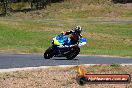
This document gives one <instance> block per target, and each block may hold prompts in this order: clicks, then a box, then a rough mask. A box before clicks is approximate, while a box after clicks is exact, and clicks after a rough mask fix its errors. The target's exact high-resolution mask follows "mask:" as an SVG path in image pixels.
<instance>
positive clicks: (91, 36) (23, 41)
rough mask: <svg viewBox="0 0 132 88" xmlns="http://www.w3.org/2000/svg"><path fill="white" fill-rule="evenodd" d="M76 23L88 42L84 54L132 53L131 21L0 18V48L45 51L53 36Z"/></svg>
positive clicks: (124, 54) (18, 50)
mask: <svg viewBox="0 0 132 88" xmlns="http://www.w3.org/2000/svg"><path fill="white" fill-rule="evenodd" d="M75 25H81V26H82V27H83V29H84V30H83V32H82V35H83V36H84V37H85V38H86V39H87V44H86V45H85V46H82V47H81V54H87V55H115V56H132V31H131V30H132V24H129V23H120V24H118V23H114V24H113V23H109V22H100V21H99V22H98V21H97V22H96V21H95V22H91V21H87V22H86V21H84V20H82V19H80V20H51V19H50V20H49V19H47V20H46V19H41V20H40V19H36V20H23V19H21V20H14V19H6V20H5V19H2V20H0V51H1V52H10V51H11V52H13V53H43V51H44V50H45V49H47V48H48V47H49V46H50V44H51V40H52V38H53V37H54V36H55V35H57V34H59V33H60V32H62V31H67V30H70V29H69V28H73V27H74V26H75Z"/></svg>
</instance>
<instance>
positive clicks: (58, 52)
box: [44, 34, 86, 60]
mask: <svg viewBox="0 0 132 88" xmlns="http://www.w3.org/2000/svg"><path fill="white" fill-rule="evenodd" d="M85 44H86V39H85V38H83V37H81V38H80V39H79V43H78V44H74V45H73V44H72V43H71V40H70V38H69V37H68V36H67V35H63V34H59V35H57V36H56V37H54V38H53V40H52V44H51V46H50V47H49V48H48V49H47V50H46V51H45V53H44V58H45V59H50V58H52V57H66V58H67V59H68V60H72V59H74V58H75V57H76V56H77V55H78V54H79V52H80V46H82V45H85Z"/></svg>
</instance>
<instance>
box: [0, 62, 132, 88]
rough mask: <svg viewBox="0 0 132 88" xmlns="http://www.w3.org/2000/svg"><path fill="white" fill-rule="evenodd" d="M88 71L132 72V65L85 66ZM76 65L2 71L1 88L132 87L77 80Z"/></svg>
mask: <svg viewBox="0 0 132 88" xmlns="http://www.w3.org/2000/svg"><path fill="white" fill-rule="evenodd" d="M85 68H86V70H87V72H88V73H127V74H130V75H131V74H132V66H130V65H129V66H120V65H116V64H114V65H94V66H89V67H88V66H85ZM76 75H77V71H76V67H67V68H59V67H51V68H46V69H36V70H28V71H16V72H9V73H0V88H80V87H81V88H131V87H132V83H130V84H86V85H84V86H80V85H78V84H77V82H76V80H75V79H76Z"/></svg>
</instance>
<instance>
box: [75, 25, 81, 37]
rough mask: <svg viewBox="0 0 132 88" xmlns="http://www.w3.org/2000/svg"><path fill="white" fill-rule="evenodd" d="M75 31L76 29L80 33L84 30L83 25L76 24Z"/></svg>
mask: <svg viewBox="0 0 132 88" xmlns="http://www.w3.org/2000/svg"><path fill="white" fill-rule="evenodd" d="M74 31H75V33H76V34H78V35H80V33H81V32H82V28H81V26H76V27H75V29H74Z"/></svg>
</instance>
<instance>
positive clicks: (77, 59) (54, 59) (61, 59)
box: [52, 58, 78, 60]
mask: <svg viewBox="0 0 132 88" xmlns="http://www.w3.org/2000/svg"><path fill="white" fill-rule="evenodd" d="M52 60H68V59H65V58H61V59H52ZM72 60H78V59H72Z"/></svg>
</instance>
